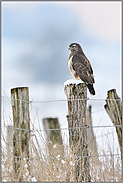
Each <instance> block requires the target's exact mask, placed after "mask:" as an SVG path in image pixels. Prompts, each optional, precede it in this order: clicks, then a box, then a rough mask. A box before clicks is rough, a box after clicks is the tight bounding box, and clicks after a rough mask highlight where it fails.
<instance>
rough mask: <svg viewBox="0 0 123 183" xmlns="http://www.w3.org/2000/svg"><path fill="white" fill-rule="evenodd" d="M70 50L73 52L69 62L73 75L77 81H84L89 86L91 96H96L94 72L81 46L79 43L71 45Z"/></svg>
mask: <svg viewBox="0 0 123 183" xmlns="http://www.w3.org/2000/svg"><path fill="white" fill-rule="evenodd" d="M68 49H69V50H70V51H71V53H70V56H69V60H68V67H69V69H70V72H71V74H72V75H73V77H74V78H75V79H77V80H81V81H83V82H84V83H85V84H86V85H87V87H88V89H89V92H90V93H91V95H95V90H94V87H93V84H94V83H95V80H94V75H93V70H92V67H91V64H90V62H89V60H88V59H87V57H86V56H85V54H84V52H83V50H82V48H81V46H80V45H79V44H78V43H71V44H70V45H69V48H68Z"/></svg>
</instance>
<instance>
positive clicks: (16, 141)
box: [11, 87, 30, 181]
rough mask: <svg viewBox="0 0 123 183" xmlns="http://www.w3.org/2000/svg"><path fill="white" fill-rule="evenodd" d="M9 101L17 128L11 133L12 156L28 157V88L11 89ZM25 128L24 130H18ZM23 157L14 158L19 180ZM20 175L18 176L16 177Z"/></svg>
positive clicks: (14, 124)
mask: <svg viewBox="0 0 123 183" xmlns="http://www.w3.org/2000/svg"><path fill="white" fill-rule="evenodd" d="M11 103H12V111H13V126H14V128H19V129H15V130H14V135H13V156H17V157H18V156H21V157H26V158H27V162H28V158H29V139H30V132H29V130H30V117H29V89H28V87H19V88H12V89H11ZM20 129H25V130H20ZM22 161H23V159H20V158H16V157H15V158H14V170H15V177H16V179H19V181H22V180H23V175H22V173H21V172H20V167H21V162H22ZM18 176H20V177H18Z"/></svg>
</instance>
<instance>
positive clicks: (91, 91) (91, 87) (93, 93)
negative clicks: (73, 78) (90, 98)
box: [87, 83, 95, 95]
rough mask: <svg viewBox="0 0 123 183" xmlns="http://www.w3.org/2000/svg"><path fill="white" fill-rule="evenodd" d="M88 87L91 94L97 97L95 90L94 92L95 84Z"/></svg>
mask: <svg viewBox="0 0 123 183" xmlns="http://www.w3.org/2000/svg"><path fill="white" fill-rule="evenodd" d="M87 87H88V89H89V92H90V94H91V95H95V90H94V87H93V84H90V83H88V84H87Z"/></svg>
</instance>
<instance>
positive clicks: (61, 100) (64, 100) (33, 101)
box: [2, 96, 121, 104]
mask: <svg viewBox="0 0 123 183" xmlns="http://www.w3.org/2000/svg"><path fill="white" fill-rule="evenodd" d="M2 98H9V99H11V97H7V96H2ZM13 100H18V101H25V102H27V103H29V104H32V103H50V102H66V101H71V100H72V101H81V100H92V101H108V100H110V101H121V99H101V98H98V99H90V98H89V97H87V98H85V99H60V100H44V101H43V100H42V101H35V100H30V101H26V100H22V99H13Z"/></svg>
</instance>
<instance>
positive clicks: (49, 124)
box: [43, 118, 63, 156]
mask: <svg viewBox="0 0 123 183" xmlns="http://www.w3.org/2000/svg"><path fill="white" fill-rule="evenodd" d="M43 125H44V129H45V132H46V136H47V143H48V146H49V151H52V153H53V156H57V155H58V152H59V151H60V153H61V154H63V143H62V136H61V131H60V130H57V129H60V125H59V121H58V118H44V119H43ZM50 129H54V130H50ZM54 145H55V146H56V147H55V148H53V146H54ZM53 149H54V150H53Z"/></svg>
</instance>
